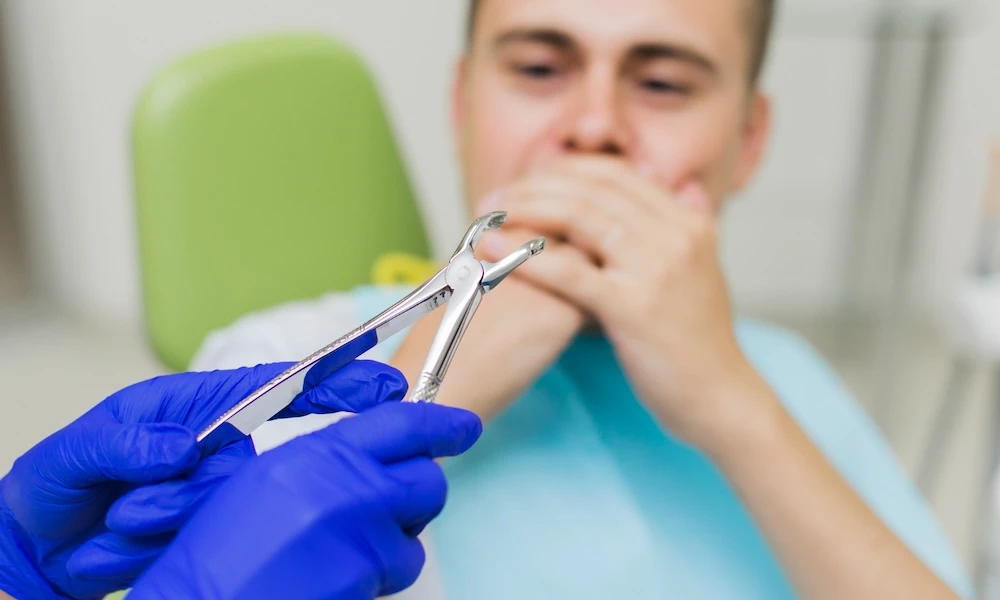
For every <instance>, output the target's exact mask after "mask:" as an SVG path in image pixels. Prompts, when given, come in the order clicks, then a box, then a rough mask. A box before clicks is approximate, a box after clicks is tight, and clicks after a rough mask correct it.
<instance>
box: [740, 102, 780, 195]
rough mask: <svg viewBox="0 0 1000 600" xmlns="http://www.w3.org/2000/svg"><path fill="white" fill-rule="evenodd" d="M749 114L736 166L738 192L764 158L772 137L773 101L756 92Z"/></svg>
mask: <svg viewBox="0 0 1000 600" xmlns="http://www.w3.org/2000/svg"><path fill="white" fill-rule="evenodd" d="M747 112H748V114H747V120H746V124H745V125H744V128H743V133H742V136H743V140H742V144H741V145H740V153H739V156H738V157H737V164H736V177H735V180H734V184H735V188H736V190H737V191H739V190H742V189H743V188H744V187H746V185H747V184H748V183H749V182H750V179H752V178H753V176H754V174H755V173H756V172H757V169H758V167H760V163H761V160H762V159H763V158H764V151H765V149H766V148H767V142H768V140H769V139H770V136H771V99H770V98H769V97H768V96H767V95H765V94H764V93H762V92H754V93H753V98H752V99H751V100H750V106H749V109H748V111H747Z"/></svg>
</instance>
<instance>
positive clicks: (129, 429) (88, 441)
mask: <svg viewBox="0 0 1000 600" xmlns="http://www.w3.org/2000/svg"><path fill="white" fill-rule="evenodd" d="M198 456H199V455H198V448H197V444H196V442H195V437H194V434H192V433H191V431H189V430H188V429H187V428H185V427H182V426H180V425H175V424H171V423H140V424H136V425H121V424H118V423H101V424H100V425H96V426H74V425H70V426H69V427H66V428H65V429H63V430H61V431H59V432H57V433H55V434H53V435H52V436H50V437H49V438H48V439H46V440H44V441H42V442H41V443H40V444H39V445H38V446H36V447H35V448H33V449H32V450H31V451H30V452H29V453H28V454H26V455H25V456H24V457H23V458H24V461H23V464H22V465H20V466H19V465H17V464H16V463H15V466H14V469H16V470H20V468H27V469H31V470H32V471H34V472H35V475H36V476H37V478H40V479H41V480H42V481H41V482H39V483H40V484H42V485H43V486H44V485H48V486H49V487H51V486H52V485H53V484H56V485H59V486H62V487H64V488H68V489H85V488H89V487H92V486H95V485H98V484H101V483H105V482H108V481H121V482H128V483H154V482H158V481H163V480H165V479H168V478H171V477H176V476H178V475H180V474H182V473H184V472H186V471H188V470H190V469H191V467H193V466H194V465H195V464H196V463H197V462H198ZM18 462H21V461H20V460H19V461H18ZM19 467H20V468H19ZM28 481H33V479H28Z"/></svg>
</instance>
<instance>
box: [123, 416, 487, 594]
mask: <svg viewBox="0 0 1000 600" xmlns="http://www.w3.org/2000/svg"><path fill="white" fill-rule="evenodd" d="M480 433H482V423H481V421H480V420H479V417H477V416H476V415H475V414H474V413H471V412H467V411H464V410H461V409H457V408H449V407H445V406H441V405H435V404H411V403H398V404H397V403H393V404H383V405H382V406H378V407H376V408H373V409H372V410H370V411H367V412H365V413H364V414H361V415H358V416H356V417H351V418H348V419H344V420H342V421H339V422H337V423H335V424H333V425H330V426H329V427H327V428H325V429H322V430H320V431H317V432H315V433H311V434H309V435H306V436H302V437H299V438H297V439H295V440H292V441H290V442H288V443H287V444H284V445H282V446H279V447H278V448H276V449H274V450H271V451H269V452H265V453H264V454H262V455H261V456H259V457H258V458H255V459H253V460H252V461H250V462H248V463H247V464H245V465H243V466H242V467H241V468H240V469H239V471H237V472H236V473H235V474H233V476H232V477H231V478H230V479H229V480H227V481H226V482H225V483H224V484H222V485H221V486H220V487H219V488H218V490H217V491H216V492H215V493H214V494H213V495H212V497H211V498H210V499H209V500H208V501H207V502H205V504H204V505H203V506H202V507H201V509H200V510H199V511H198V513H197V514H195V515H194V516H193V517H192V518H191V520H190V521H188V523H187V524H185V525H184V527H183V528H182V529H181V531H180V533H178V535H177V537H176V539H174V541H173V543H172V544H171V545H170V547H169V548H168V549H167V551H166V552H165V553H164V554H163V556H161V557H160V559H159V560H158V561H157V562H156V563H155V564H154V565H153V566H152V567H150V569H149V570H148V571H147V572H146V573H145V574H143V576H142V577H141V578H140V579H139V581H138V582H137V583H136V585H135V587H134V588H133V589H132V591H131V592H130V594H129V600H149V599H154V598H155V599H159V598H163V599H170V600H173V599H176V598H199V599H201V600H242V599H251V598H268V599H269V598H297V599H299V598H301V599H312V598H315V599H320V598H323V599H326V598H336V599H338V600H341V599H344V600H354V599H362V598H363V599H371V598H375V597H377V596H379V595H384V594H393V593H396V592H399V591H401V590H403V589H405V588H407V587H409V586H410V585H412V584H413V582H414V581H416V579H417V576H418V575H419V573H420V570H421V568H422V567H423V563H424V557H425V556H424V549H423V546H422V545H421V544H420V541H419V540H418V539H417V535H418V534H419V533H420V532H421V531H422V530H423V528H424V527H425V526H426V525H427V524H428V523H429V522H430V521H431V520H432V519H433V518H434V517H436V516H437V515H438V514H439V513H440V511H441V509H442V508H443V506H444V502H445V496H446V494H447V486H446V483H445V479H444V474H443V473H442V472H441V468H440V467H439V466H438V465H437V463H436V462H434V460H433V459H434V458H435V457H441V456H453V455H456V454H460V453H462V452H465V451H466V450H467V449H468V448H469V447H471V446H472V445H473V444H474V443H475V441H476V440H477V439H478V438H479V435H480Z"/></svg>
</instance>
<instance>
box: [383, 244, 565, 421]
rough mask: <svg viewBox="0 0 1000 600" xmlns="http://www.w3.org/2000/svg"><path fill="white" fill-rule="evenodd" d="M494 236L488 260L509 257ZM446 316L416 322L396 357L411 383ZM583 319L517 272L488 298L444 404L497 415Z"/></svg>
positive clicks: (445, 388) (461, 350)
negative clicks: (497, 246) (500, 248)
mask: <svg viewBox="0 0 1000 600" xmlns="http://www.w3.org/2000/svg"><path fill="white" fill-rule="evenodd" d="M493 235H495V234H493V233H490V234H487V235H486V236H484V237H483V239H482V241H481V242H480V249H481V251H482V254H483V255H484V258H485V259H486V260H498V259H500V258H502V257H503V256H505V255H506V253H504V252H502V251H501V252H500V253H497V252H496V246H495V245H492V246H491V243H490V242H491V238H492V236H493ZM520 235H523V236H525V238H524V239H525V240H527V239H530V238H531V237H535V236H531V235H530V234H529V233H528V232H521V234H520ZM491 247H492V251H491ZM545 255H546V252H542V254H540V255H538V256H536V257H534V258H532V259H531V261H529V262H532V261H537V260H545ZM439 312H440V313H441V314H443V311H439ZM441 314H435V315H430V316H428V317H425V318H424V319H422V320H421V321H419V322H418V323H417V324H415V325H414V326H413V328H412V329H411V330H410V332H409V334H408V335H407V337H406V339H405V340H404V341H403V343H402V344H401V345H400V347H399V350H398V351H397V352H396V354H395V356H394V357H393V358H392V360H391V361H390V362H391V364H392V365H393V366H394V367H396V368H397V369H399V370H400V371H402V372H403V374H404V375H406V377H407V379H408V380H410V382H411V384H412V382H413V381H414V380H415V379H416V377H417V376H418V375H419V373H420V369H421V367H422V366H423V363H424V359H425V358H426V356H427V349H428V348H429V347H430V344H431V340H432V339H433V338H434V334H435V332H436V331H437V328H438V325H439V324H440V319H441ZM583 323H584V313H583V311H582V310H580V309H579V308H577V307H576V306H575V305H573V304H571V303H569V302H566V301H565V300H562V299H560V298H558V297H556V296H554V295H553V294H550V293H548V292H545V291H543V290H541V289H540V288H538V287H537V286H534V285H532V284H529V283H527V282H526V281H524V280H522V279H520V278H519V277H518V276H517V271H515V272H514V274H513V275H511V276H509V277H508V278H507V279H505V280H504V281H503V283H501V284H500V285H499V286H497V288H496V289H494V290H493V291H491V292H490V293H489V294H487V295H486V296H485V297H484V298H483V301H482V304H480V306H479V309H478V310H477V311H476V315H475V318H474V319H473V320H472V323H471V324H470V325H469V328H468V330H467V331H466V333H465V336H464V337H463V338H462V343H461V344H460V345H459V347H458V352H457V354H456V356H455V358H454V362H453V363H452V365H451V367H450V368H449V370H448V377H447V379H446V380H445V383H444V384H443V385H442V386H441V391H440V393H439V394H438V397H437V402H438V403H440V404H445V405H448V406H458V407H461V408H465V409H467V410H471V411H472V412H475V413H476V414H478V415H479V416H480V417H481V418H482V419H483V420H484V421H487V420H489V419H491V418H492V417H494V416H496V415H497V413H499V412H501V411H502V410H503V409H504V408H505V407H507V406H508V405H509V404H510V403H511V402H513V401H514V400H515V399H516V398H517V397H518V396H519V395H520V394H521V393H523V392H524V390H525V389H527V388H528V386H530V385H531V384H532V383H533V382H534V381H535V379H537V378H538V377H539V376H540V375H541V374H542V373H543V372H545V370H546V369H547V368H548V367H549V366H550V365H551V364H552V363H553V362H554V361H555V360H556V359H557V358H558V357H559V355H560V354H561V353H562V351H563V350H564V349H565V348H566V346H568V345H569V343H570V342H571V341H572V340H573V337H574V336H575V335H576V334H577V332H579V330H580V328H581V327H582V325H583Z"/></svg>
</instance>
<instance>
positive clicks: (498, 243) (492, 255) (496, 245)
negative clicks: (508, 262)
mask: <svg viewBox="0 0 1000 600" xmlns="http://www.w3.org/2000/svg"><path fill="white" fill-rule="evenodd" d="M479 248H480V250H482V252H483V254H484V255H485V256H486V257H487V258H489V259H490V260H497V259H499V258H501V257H503V256H504V253H505V252H506V249H507V243H506V242H505V241H504V239H503V236H502V235H501V234H500V233H498V232H496V231H490V232H488V233H486V234H485V235H484V236H483V237H482V239H480V240H479Z"/></svg>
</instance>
